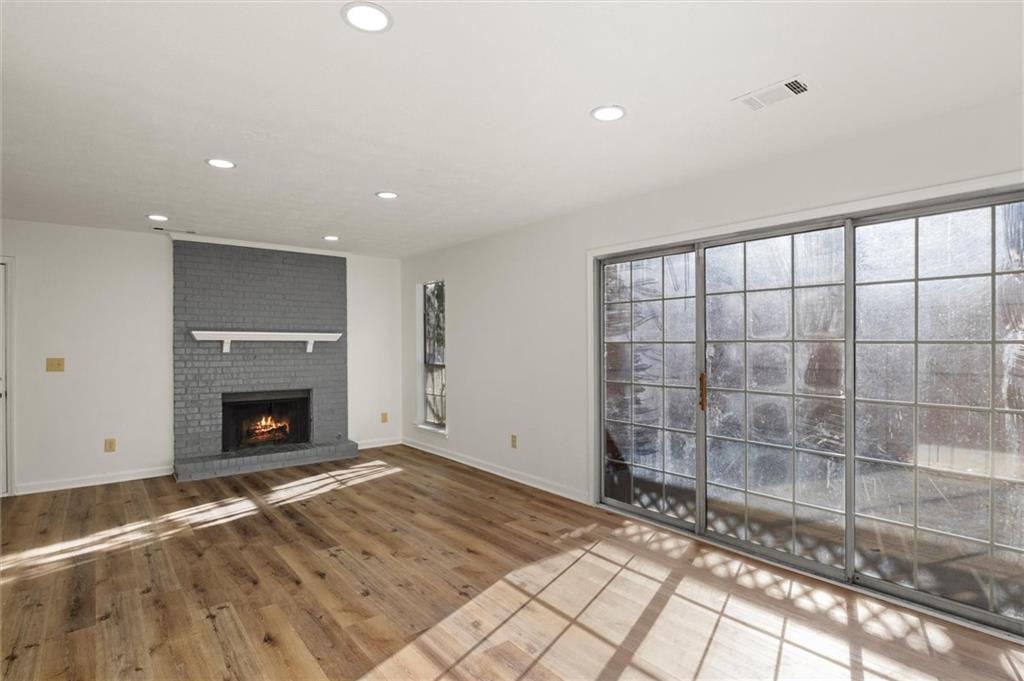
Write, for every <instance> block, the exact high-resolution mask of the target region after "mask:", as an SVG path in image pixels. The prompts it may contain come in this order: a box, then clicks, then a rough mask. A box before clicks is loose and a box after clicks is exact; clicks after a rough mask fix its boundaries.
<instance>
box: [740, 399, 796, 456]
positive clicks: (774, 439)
mask: <svg viewBox="0 0 1024 681" xmlns="http://www.w3.org/2000/svg"><path fill="white" fill-rule="evenodd" d="M747 400H748V404H749V408H750V423H749V426H748V430H747V435H748V439H750V440H752V441H755V442H766V443H768V444H777V445H791V444H792V443H793V425H792V424H793V403H792V400H791V399H790V398H789V397H776V396H774V395H748V397H747Z"/></svg>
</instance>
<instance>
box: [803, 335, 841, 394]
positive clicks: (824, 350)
mask: <svg viewBox="0 0 1024 681" xmlns="http://www.w3.org/2000/svg"><path fill="white" fill-rule="evenodd" d="M795 349H796V358H795V361H796V391H797V392H798V393H806V394H810V395H842V394H843V392H844V381H845V380H846V379H845V374H844V371H843V368H844V366H845V365H846V355H845V350H844V348H843V344H842V343H797V344H796V346H795Z"/></svg>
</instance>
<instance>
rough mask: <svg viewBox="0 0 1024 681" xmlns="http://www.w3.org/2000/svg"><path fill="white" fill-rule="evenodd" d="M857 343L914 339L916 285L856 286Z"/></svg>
mask: <svg viewBox="0 0 1024 681" xmlns="http://www.w3.org/2000/svg"><path fill="white" fill-rule="evenodd" d="M856 317H857V340H875V341H877V340H908V341H909V340H914V284H913V283H912V282H911V283H906V284H873V285H871V286H858V287H857V308H856Z"/></svg>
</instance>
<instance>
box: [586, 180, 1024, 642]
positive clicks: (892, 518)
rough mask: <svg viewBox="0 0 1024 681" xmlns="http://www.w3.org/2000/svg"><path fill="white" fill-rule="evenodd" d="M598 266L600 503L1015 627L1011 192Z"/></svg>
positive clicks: (1022, 419) (1022, 268)
mask: <svg viewBox="0 0 1024 681" xmlns="http://www.w3.org/2000/svg"><path fill="white" fill-rule="evenodd" d="M1021 198H1022V197H1021V196H1020V195H1016V196H1009V197H1004V198H1003V199H1002V200H998V201H989V202H988V203H986V202H984V201H978V200H972V201H969V202H960V203H959V204H956V205H953V206H952V207H947V208H931V209H930V208H928V207H924V208H921V209H920V210H917V211H916V212H915V211H903V212H901V213H894V214H892V215H891V216H890V217H886V216H878V217H873V218H871V219H858V218H856V217H851V218H848V219H845V220H837V221H833V222H831V223H823V224H820V225H816V226H811V227H802V228H793V229H788V230H787V229H778V230H773V231H772V232H770V233H763V234H755V235H753V236H751V237H746V238H744V237H742V236H738V237H730V238H726V239H723V240H719V241H714V242H704V243H696V244H689V245H686V246H682V247H680V248H678V249H668V250H662V251H658V252H646V253H639V254H633V255H628V256H622V257H616V258H612V259H608V260H605V261H603V262H602V263H601V268H600V282H601V283H600V289H599V295H600V297H601V305H600V307H601V327H600V330H601V341H600V342H601V352H600V356H601V423H602V428H601V432H602V438H601V443H602V446H601V457H602V458H601V461H602V499H603V501H604V503H606V504H609V505H612V506H616V507H618V508H621V509H624V510H628V511H630V512H633V513H637V514H640V515H644V516H647V517H651V518H655V519H659V520H661V521H663V522H667V523H670V524H673V525H677V526H679V527H682V528H684V529H687V530H690V531H693V532H695V533H697V534H701V535H706V536H708V537H710V538H714V539H716V540H718V541H721V542H723V543H727V544H730V545H732V546H735V547H737V548H740V549H743V550H747V551H749V552H751V553H754V554H757V555H761V556H767V557H769V558H773V559H775V560H778V561H780V562H784V563H788V564H791V565H797V566H799V567H801V568H804V569H807V570H810V571H814V572H817V573H819V574H821V575H823V576H826V577H831V578H833V579H836V580H842V581H853V582H857V583H860V584H863V585H866V586H869V587H871V588H875V589H878V590H881V591H885V592H888V593H891V594H895V595H899V596H903V597H906V598H907V599H909V600H916V601H919V602H922V603H924V604H926V605H929V606H932V607H937V608H941V609H946V610H949V611H951V612H954V613H956V614H959V615H962V616H966V617H970V618H974V619H977V620H979V621H983V622H987V623H989V624H993V625H995V626H1000V627H1003V628H1006V629H1009V630H1012V631H1016V632H1018V633H1024V202H1021Z"/></svg>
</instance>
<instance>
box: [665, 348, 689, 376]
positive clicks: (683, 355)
mask: <svg viewBox="0 0 1024 681" xmlns="http://www.w3.org/2000/svg"><path fill="white" fill-rule="evenodd" d="M665 384H666V385H696V384H697V353H696V350H695V349H694V346H693V344H692V343H673V344H670V345H666V346H665Z"/></svg>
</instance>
